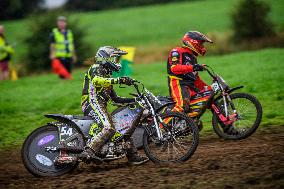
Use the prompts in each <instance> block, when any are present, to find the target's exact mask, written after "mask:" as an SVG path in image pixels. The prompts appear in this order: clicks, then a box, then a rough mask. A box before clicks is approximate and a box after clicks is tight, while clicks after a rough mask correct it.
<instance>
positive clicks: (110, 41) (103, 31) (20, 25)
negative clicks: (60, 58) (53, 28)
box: [4, 0, 284, 63]
mask: <svg viewBox="0 0 284 189" xmlns="http://www.w3.org/2000/svg"><path fill="white" fill-rule="evenodd" d="M238 1H239V0H216V1H213V0H203V1H193V2H182V3H169V4H163V5H154V6H144V7H136V8H126V9H120V10H109V11H102V12H89V13H72V14H71V19H77V23H78V24H79V25H81V26H82V27H84V28H85V29H86V30H87V36H83V37H85V38H86V40H87V41H89V42H90V43H91V45H92V49H93V51H94V52H95V49H96V48H97V47H98V46H102V45H114V46H120V45H133V46H136V47H138V48H139V50H143V49H147V48H150V47H159V46H161V45H163V46H164V45H165V46H167V45H172V44H178V43H179V42H180V38H181V37H182V35H183V34H184V33H185V32H186V31H188V30H199V31H201V32H205V33H210V32H221V33H223V32H228V31H230V25H231V20H230V14H231V12H232V10H234V7H235V5H236V4H237V3H238ZM266 2H268V3H269V5H270V6H271V13H270V15H269V16H270V18H271V19H272V21H273V22H274V23H275V26H276V29H277V30H278V31H279V30H282V29H283V28H284V12H283V10H284V3H283V1H282V0H266ZM4 25H5V26H6V30H7V37H8V39H9V41H10V42H11V43H14V42H16V44H17V46H16V52H17V54H16V62H18V63H21V62H22V61H23V59H22V57H23V55H24V54H25V53H26V49H25V44H24V39H25V38H26V37H27V36H28V35H29V31H28V20H22V21H14V22H4ZM46 37H48V36H46ZM47 48H48V47H47ZM30 61H32V60H30Z"/></svg>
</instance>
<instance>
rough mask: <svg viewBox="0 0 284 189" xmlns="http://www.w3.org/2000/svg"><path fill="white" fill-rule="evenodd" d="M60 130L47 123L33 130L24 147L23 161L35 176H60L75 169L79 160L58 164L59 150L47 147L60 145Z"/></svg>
mask: <svg viewBox="0 0 284 189" xmlns="http://www.w3.org/2000/svg"><path fill="white" fill-rule="evenodd" d="M58 143H59V132H58V128H57V127H56V126H52V125H46V126H42V127H40V128H38V129H36V130H35V131H33V132H32V133H31V134H30V135H29V136H28V137H27V139H26V140H25V142H24V144H23V147H22V161H23V163H24V166H25V167H26V169H27V170H28V171H29V172H30V173H32V174H33V175H35V176H59V175H62V174H64V173H67V172H70V171H71V170H73V169H75V168H76V167H77V165H78V162H74V163H70V164H64V165H57V164H55V163H54V162H55V159H56V158H57V157H58V155H59V151H54V152H48V151H47V150H46V149H47V148H51V147H56V146H58Z"/></svg>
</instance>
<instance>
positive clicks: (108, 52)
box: [96, 46, 127, 72]
mask: <svg viewBox="0 0 284 189" xmlns="http://www.w3.org/2000/svg"><path fill="white" fill-rule="evenodd" d="M126 54H127V52H126V51H123V50H121V49H118V48H115V47H111V46H103V47H100V48H99V50H98V51H97V53H96V62H98V63H100V64H102V65H103V66H104V67H106V68H108V69H110V70H111V71H115V72H118V71H119V70H120V68H121V64H120V57H121V56H122V55H126Z"/></svg>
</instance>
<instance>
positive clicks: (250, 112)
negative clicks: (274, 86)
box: [212, 93, 262, 140]
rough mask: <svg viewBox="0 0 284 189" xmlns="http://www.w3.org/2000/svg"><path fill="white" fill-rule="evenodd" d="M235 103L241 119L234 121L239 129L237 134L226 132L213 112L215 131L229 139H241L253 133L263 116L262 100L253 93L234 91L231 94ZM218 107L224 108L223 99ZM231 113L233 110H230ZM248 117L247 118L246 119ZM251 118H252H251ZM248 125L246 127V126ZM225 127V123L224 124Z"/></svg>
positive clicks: (234, 124)
mask: <svg viewBox="0 0 284 189" xmlns="http://www.w3.org/2000/svg"><path fill="white" fill-rule="evenodd" d="M230 97H231V99H232V102H233V104H234V105H235V107H236V110H237V113H238V114H239V116H240V120H237V121H236V122H235V123H233V126H234V128H235V129H237V130H238V131H241V132H240V133H239V134H237V135H233V134H227V133H224V130H223V128H222V122H221V121H220V120H219V118H218V116H217V115H216V114H215V113H213V117H212V125H213V129H214V131H215V133H216V134H217V135H218V136H219V137H220V138H223V139H228V140H241V139H245V138H247V137H249V136H250V135H252V134H253V133H254V132H255V131H256V129H257V128H258V126H259V124H260V122H261V118H262V106H261V104H260V102H259V101H258V100H257V98H256V97H254V96H253V95H251V94H247V93H233V94H230ZM217 104H218V108H219V109H220V110H222V109H223V108H222V107H221V105H222V100H221V101H219V102H218V103H217ZM230 113H231V112H230ZM246 119H247V120H246ZM249 119H250V120H249ZM245 126H246V127H245ZM223 127H224V125H223Z"/></svg>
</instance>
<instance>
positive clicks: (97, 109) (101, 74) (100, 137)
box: [81, 46, 148, 164]
mask: <svg viewBox="0 0 284 189" xmlns="http://www.w3.org/2000/svg"><path fill="white" fill-rule="evenodd" d="M124 54H127V52H125V51H122V50H120V49H117V48H114V47H110V46H104V47H100V48H99V50H98V52H97V53H96V56H95V62H94V64H93V65H92V66H91V67H90V68H89V70H88V71H87V72H86V74H85V78H84V84H83V91H82V102H81V105H82V110H83V113H84V115H85V116H91V117H92V118H93V119H94V120H95V121H96V123H98V124H100V125H102V126H103V129H102V131H101V132H100V133H98V134H97V135H94V136H93V138H92V139H91V141H90V143H88V144H87V147H86V149H85V150H84V152H83V153H82V157H83V158H86V159H92V158H94V159H96V158H98V157H97V156H96V154H97V152H98V151H99V150H100V149H101V147H102V146H103V145H104V144H105V143H106V142H107V141H108V140H109V139H111V137H112V136H113V135H114V134H115V127H114V125H113V122H112V119H111V117H110V115H109V114H108V112H107V108H106V106H107V102H108V101H109V100H112V101H113V102H115V103H120V104H127V103H132V102H134V101H135V100H134V99H133V98H122V97H119V96H117V95H116V93H115V91H114V89H113V85H115V84H126V85H131V84H132V83H133V80H132V79H131V78H128V77H121V78H112V77H111V75H112V72H113V71H115V72H117V71H119V69H120V64H119V58H120V57H121V56H122V55H124ZM129 144H130V145H129V148H128V149H127V150H126V157H127V158H128V161H129V162H130V163H132V164H142V163H144V162H146V161H148V158H146V157H141V156H139V155H138V153H137V150H136V148H135V147H134V145H133V141H132V140H131V141H129Z"/></svg>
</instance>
